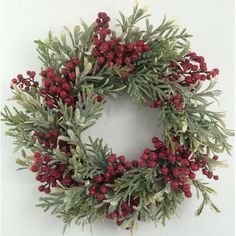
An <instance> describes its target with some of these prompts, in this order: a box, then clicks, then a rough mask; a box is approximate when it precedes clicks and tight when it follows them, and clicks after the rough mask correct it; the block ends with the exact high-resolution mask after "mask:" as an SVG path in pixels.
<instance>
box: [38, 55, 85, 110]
mask: <svg viewBox="0 0 236 236" xmlns="http://www.w3.org/2000/svg"><path fill="white" fill-rule="evenodd" d="M79 64H80V60H79V59H77V58H75V59H71V60H69V61H68V62H67V64H66V66H65V67H63V68H61V70H60V73H59V75H58V74H56V72H55V70H54V68H52V67H48V68H46V70H43V71H41V74H40V75H41V76H42V77H43V85H42V87H41V89H40V93H41V95H42V96H43V97H44V98H45V102H46V105H47V106H48V107H49V108H53V107H56V106H57V104H58V101H59V99H61V100H62V101H63V102H64V103H65V104H67V105H68V106H71V105H73V104H74V103H75V98H74V88H73V86H74V85H75V81H76V73H75V68H76V66H79Z"/></svg>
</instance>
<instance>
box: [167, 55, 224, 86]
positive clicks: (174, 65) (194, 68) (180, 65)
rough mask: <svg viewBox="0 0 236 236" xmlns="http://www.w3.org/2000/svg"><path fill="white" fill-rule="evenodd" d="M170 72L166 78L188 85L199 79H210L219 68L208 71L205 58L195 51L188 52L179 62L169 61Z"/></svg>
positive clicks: (215, 74) (217, 72)
mask: <svg viewBox="0 0 236 236" xmlns="http://www.w3.org/2000/svg"><path fill="white" fill-rule="evenodd" d="M170 68H171V74H170V75H168V76H167V79H169V80H170V81H174V82H176V83H179V84H180V85H182V86H185V87H188V86H191V85H193V84H196V83H198V82H200V81H205V80H210V79H212V78H214V77H215V76H217V75H218V74H219V69H217V68H215V69H213V70H211V71H208V69H207V64H206V62H205V58H204V57H202V56H198V55H197V54H196V53H195V52H190V53H188V54H187V55H186V56H185V58H184V59H183V60H182V61H180V62H174V61H172V62H171V63H170Z"/></svg>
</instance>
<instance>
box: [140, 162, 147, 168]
mask: <svg viewBox="0 0 236 236" xmlns="http://www.w3.org/2000/svg"><path fill="white" fill-rule="evenodd" d="M139 166H140V167H142V168H144V167H146V166H147V163H146V162H145V161H141V162H140V163H139Z"/></svg>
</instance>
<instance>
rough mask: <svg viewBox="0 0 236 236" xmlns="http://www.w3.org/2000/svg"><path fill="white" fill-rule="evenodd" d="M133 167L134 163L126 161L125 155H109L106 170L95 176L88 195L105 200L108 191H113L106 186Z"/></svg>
mask: <svg viewBox="0 0 236 236" xmlns="http://www.w3.org/2000/svg"><path fill="white" fill-rule="evenodd" d="M131 167H132V163H131V162H130V161H126V160H125V157H124V156H119V157H118V158H117V157H116V155H115V154H111V155H109V156H108V158H107V166H106V168H105V170H104V172H103V173H102V174H101V175H97V176H95V178H94V183H93V184H91V186H90V187H89V190H88V195H89V196H94V197H96V198H97V200H98V201H102V200H104V199H105V198H106V196H105V194H106V193H107V194H108V193H112V192H113V189H112V188H108V187H106V184H108V183H109V184H111V183H113V181H114V180H115V179H116V178H119V177H121V176H122V175H123V173H124V172H125V171H126V170H129V169H131Z"/></svg>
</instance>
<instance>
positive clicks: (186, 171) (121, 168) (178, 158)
mask: <svg viewBox="0 0 236 236" xmlns="http://www.w3.org/2000/svg"><path fill="white" fill-rule="evenodd" d="M152 143H153V146H154V148H155V149H154V150H152V149H150V148H145V149H144V150H143V153H142V154H141V157H140V161H136V160H134V161H132V162H130V161H126V159H125V157H124V156H119V157H118V158H117V157H116V155H115V154H110V155H109V156H108V158H107V166H106V168H105V171H104V172H103V173H102V174H101V175H98V176H95V178H94V181H93V183H92V184H91V185H90V187H89V189H88V195H89V196H92V197H96V198H97V200H98V201H103V200H104V199H106V194H107V196H109V194H112V193H113V192H114V191H113V189H112V188H110V187H107V186H106V185H107V184H112V183H114V180H115V179H116V178H120V177H121V176H122V175H123V174H124V172H125V171H128V170H131V169H133V168H151V169H153V168H157V169H158V171H159V174H160V175H162V177H163V181H164V182H166V183H168V182H171V185H172V188H173V190H174V191H183V193H184V195H185V196H186V197H188V198H189V197H191V196H192V193H191V189H190V184H189V180H194V179H195V178H196V174H195V172H197V171H199V170H200V169H202V173H203V174H204V175H207V177H208V178H212V177H213V178H214V179H215V180H217V179H218V176H217V175H214V176H213V173H212V172H211V171H210V170H209V169H208V166H207V164H208V157H207V155H203V157H202V158H201V159H199V158H198V159H197V158H195V157H194V155H193V154H192V153H191V152H190V150H187V149H185V148H184V147H183V146H181V145H179V146H178V148H177V151H176V153H175V154H173V151H172V150H171V149H170V148H167V146H166V144H165V143H164V142H162V141H160V140H159V139H158V138H157V137H153V138H152ZM217 159H218V156H214V157H213V160H214V161H216V160H217ZM113 217H114V216H112V218H113Z"/></svg>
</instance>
